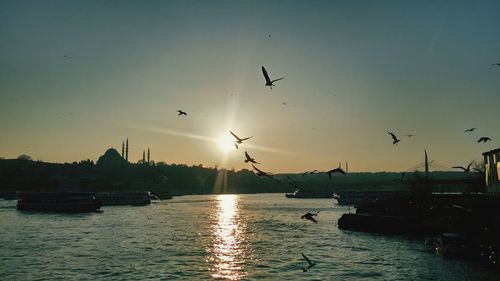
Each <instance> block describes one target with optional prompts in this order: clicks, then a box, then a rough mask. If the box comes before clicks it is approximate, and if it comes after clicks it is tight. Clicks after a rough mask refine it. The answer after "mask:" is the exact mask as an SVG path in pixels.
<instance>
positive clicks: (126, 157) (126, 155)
mask: <svg viewBox="0 0 500 281" xmlns="http://www.w3.org/2000/svg"><path fill="white" fill-rule="evenodd" d="M125 160H127V162H128V138H127V142H126V144H125Z"/></svg>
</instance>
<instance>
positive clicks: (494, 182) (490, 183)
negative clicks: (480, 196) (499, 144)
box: [483, 148, 500, 196]
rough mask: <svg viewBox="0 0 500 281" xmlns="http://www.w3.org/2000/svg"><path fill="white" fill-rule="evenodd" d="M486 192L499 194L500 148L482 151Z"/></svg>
mask: <svg viewBox="0 0 500 281" xmlns="http://www.w3.org/2000/svg"><path fill="white" fill-rule="evenodd" d="M483 157H484V177H485V181H486V187H487V192H488V193H490V194H493V195H495V196H500V180H499V175H500V148H497V149H493V150H490V151H487V152H485V153H483Z"/></svg>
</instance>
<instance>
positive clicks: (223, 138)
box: [216, 133, 234, 153]
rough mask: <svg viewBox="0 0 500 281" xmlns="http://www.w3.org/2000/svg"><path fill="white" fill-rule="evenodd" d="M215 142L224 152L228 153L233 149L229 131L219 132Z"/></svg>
mask: <svg viewBox="0 0 500 281" xmlns="http://www.w3.org/2000/svg"><path fill="white" fill-rule="evenodd" d="M216 142H217V146H218V147H219V149H220V150H222V152H224V153H228V152H230V151H231V150H233V149H234V143H233V138H232V137H231V135H229V133H223V134H221V135H220V136H219V137H218V138H217V140H216Z"/></svg>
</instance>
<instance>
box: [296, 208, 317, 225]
mask: <svg viewBox="0 0 500 281" xmlns="http://www.w3.org/2000/svg"><path fill="white" fill-rule="evenodd" d="M318 214H319V211H317V212H316V214H311V213H306V214H304V215H302V216H301V217H300V218H301V219H306V220H310V221H312V222H314V223H318V221H317V220H316V219H315V218H314V217H317V216H318Z"/></svg>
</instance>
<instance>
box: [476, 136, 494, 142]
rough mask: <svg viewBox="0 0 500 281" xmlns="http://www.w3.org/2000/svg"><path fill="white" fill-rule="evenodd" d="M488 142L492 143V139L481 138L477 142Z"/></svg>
mask: <svg viewBox="0 0 500 281" xmlns="http://www.w3.org/2000/svg"><path fill="white" fill-rule="evenodd" d="M487 141H491V139H490V138H488V137H481V138H480V139H478V140H477V142H487Z"/></svg>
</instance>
